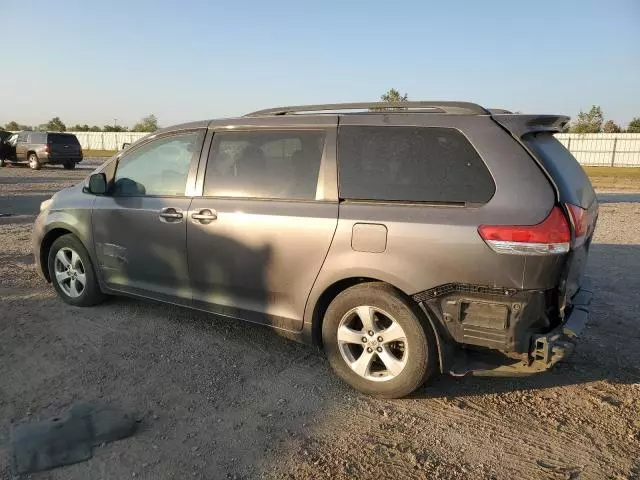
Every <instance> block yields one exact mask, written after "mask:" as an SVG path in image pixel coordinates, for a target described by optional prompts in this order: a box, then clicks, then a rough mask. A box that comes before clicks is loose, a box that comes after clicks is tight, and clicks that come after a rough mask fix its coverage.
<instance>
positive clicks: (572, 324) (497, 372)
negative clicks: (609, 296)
mask: <svg viewBox="0 0 640 480" xmlns="http://www.w3.org/2000/svg"><path fill="white" fill-rule="evenodd" d="M592 296H593V294H592V293H591V291H589V290H587V289H585V288H581V289H580V290H579V291H578V293H577V294H576V295H575V296H574V297H573V298H572V299H571V309H570V311H569V313H568V314H567V315H566V318H565V322H564V323H563V324H562V325H560V326H558V327H557V328H555V329H553V330H551V331H550V332H548V333H545V334H538V335H534V337H533V339H532V342H531V349H530V351H529V355H528V356H527V358H526V359H525V360H520V361H515V362H499V363H494V362H491V361H490V360H489V359H488V358H472V355H471V354H469V355H465V356H464V358H459V359H458V361H457V362H455V364H454V365H453V367H452V368H451V369H450V370H449V373H450V374H451V375H454V376H463V375H475V376H524V375H531V374H535V373H539V372H543V371H545V370H548V369H550V368H551V367H553V366H554V365H555V364H556V363H558V362H560V361H561V360H563V359H566V358H567V357H569V356H570V355H571V353H573V350H574V348H575V346H576V342H577V340H578V339H579V338H580V336H581V335H582V332H583V330H584V328H585V326H586V325H587V322H588V321H589V305H590V303H591V298H592Z"/></svg>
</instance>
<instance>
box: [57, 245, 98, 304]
mask: <svg viewBox="0 0 640 480" xmlns="http://www.w3.org/2000/svg"><path fill="white" fill-rule="evenodd" d="M48 267H49V276H50V277H51V283H52V284H53V288H54V289H55V290H56V293H57V294H58V296H59V297H60V298H61V299H62V300H64V301H65V302H66V303H68V304H70V305H74V306H76V307H89V306H91V305H97V304H98V303H100V302H102V301H103V300H104V298H105V295H104V294H103V293H102V292H101V291H100V287H99V286H98V281H97V279H96V274H95V271H94V269H93V265H92V264H91V259H90V258H89V253H88V252H87V250H86V249H85V248H84V245H82V242H80V240H78V238H77V237H75V236H74V235H72V234H68V235H63V236H61V237H60V238H58V239H56V241H55V242H53V245H51V250H49V258H48Z"/></svg>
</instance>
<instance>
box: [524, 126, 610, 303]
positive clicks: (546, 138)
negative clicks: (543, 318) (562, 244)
mask: <svg viewBox="0 0 640 480" xmlns="http://www.w3.org/2000/svg"><path fill="white" fill-rule="evenodd" d="M522 140H523V142H524V144H525V145H526V146H527V147H528V148H529V150H530V151H531V152H532V153H533V154H534V155H535V157H536V158H537V159H538V161H539V162H540V164H541V165H542V167H543V168H544V169H545V171H546V172H547V174H548V175H549V176H550V177H551V180H552V181H553V183H554V185H555V187H556V189H557V192H558V196H559V201H560V204H561V205H562V206H563V208H564V210H565V213H566V214H567V217H568V219H569V223H570V224H571V226H572V237H573V238H572V245H571V251H570V253H569V259H568V262H567V267H566V269H565V279H564V280H565V282H566V285H565V286H564V287H565V290H566V291H565V293H566V298H567V299H571V298H572V297H573V296H574V295H575V294H576V293H577V291H578V290H579V288H580V280H581V277H582V274H583V273H584V270H585V268H586V265H587V255H588V253H589V246H590V245H591V239H592V237H593V232H594V229H595V224H596V220H597V217H598V200H597V197H596V192H595V191H594V190H593V186H592V185H591V182H590V181H589V177H588V176H587V174H586V173H585V171H584V170H583V169H582V167H581V166H580V164H579V163H578V161H577V160H576V159H575V158H574V156H573V155H571V153H570V152H569V151H568V150H567V149H566V148H565V147H564V146H563V145H562V144H561V143H560V142H559V141H558V140H556V138H555V137H554V136H553V135H552V134H551V133H548V132H540V133H528V134H526V135H525V136H524V137H523V139H522Z"/></svg>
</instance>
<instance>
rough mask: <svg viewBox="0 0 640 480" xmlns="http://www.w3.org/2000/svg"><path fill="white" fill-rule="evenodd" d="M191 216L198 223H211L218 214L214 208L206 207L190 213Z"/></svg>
mask: <svg viewBox="0 0 640 480" xmlns="http://www.w3.org/2000/svg"><path fill="white" fill-rule="evenodd" d="M191 218H192V219H194V220H195V221H197V222H200V223H204V224H207V223H211V222H212V221H214V220H216V219H217V218H218V214H217V213H216V212H215V210H211V209H208V208H205V209H202V210H199V211H198V212H195V213H192V214H191Z"/></svg>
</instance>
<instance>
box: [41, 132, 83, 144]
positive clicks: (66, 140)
mask: <svg viewBox="0 0 640 480" xmlns="http://www.w3.org/2000/svg"><path fill="white" fill-rule="evenodd" d="M47 143H51V144H53V145H78V144H79V142H78V139H77V138H76V136H75V135H70V134H64V133H50V134H49V135H48V137H47Z"/></svg>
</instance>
